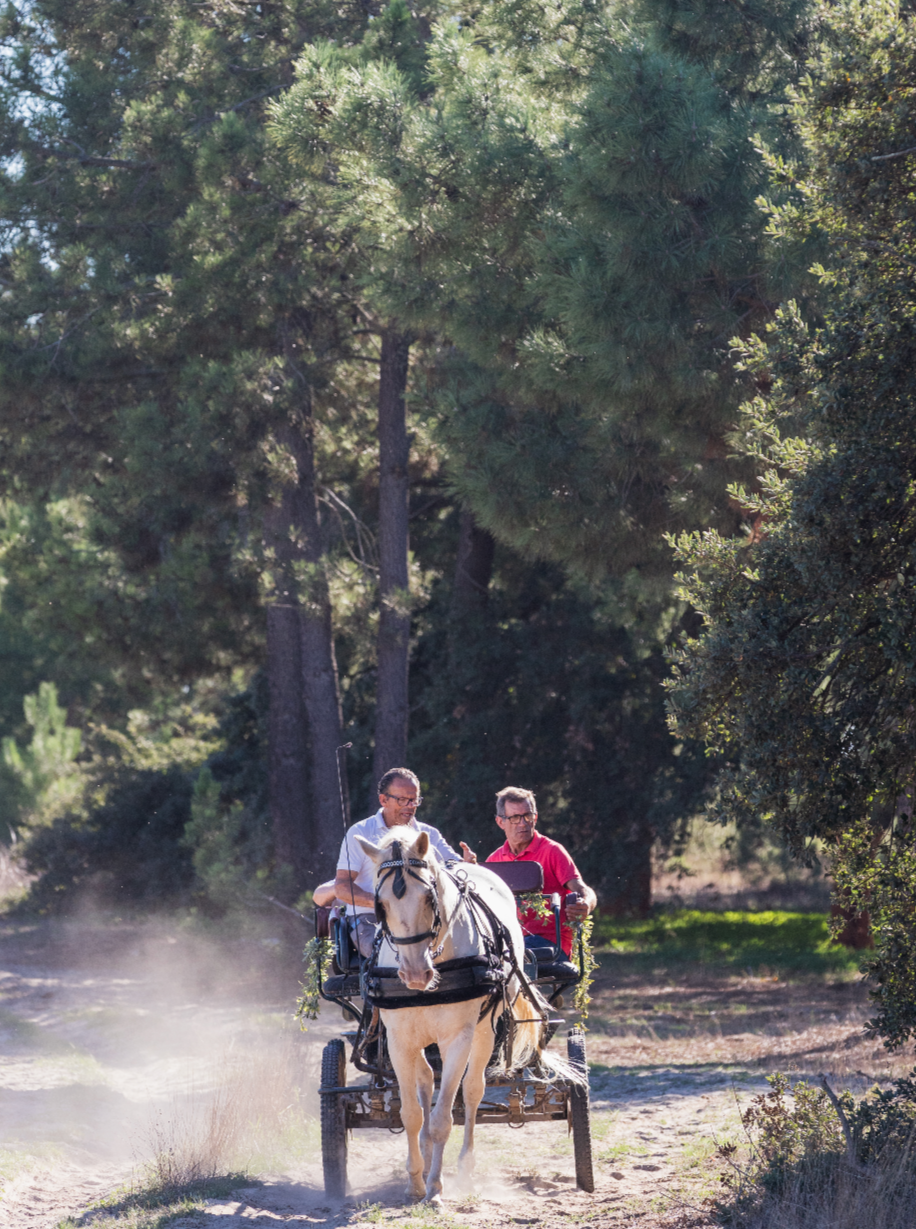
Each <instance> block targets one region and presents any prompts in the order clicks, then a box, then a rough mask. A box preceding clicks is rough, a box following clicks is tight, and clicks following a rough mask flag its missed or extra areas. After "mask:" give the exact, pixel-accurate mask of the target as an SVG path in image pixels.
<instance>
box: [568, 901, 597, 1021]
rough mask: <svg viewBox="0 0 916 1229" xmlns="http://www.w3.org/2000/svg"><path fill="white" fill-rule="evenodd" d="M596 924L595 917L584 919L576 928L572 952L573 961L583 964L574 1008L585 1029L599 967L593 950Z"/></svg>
mask: <svg viewBox="0 0 916 1229" xmlns="http://www.w3.org/2000/svg"><path fill="white" fill-rule="evenodd" d="M594 924H595V918H594V915H591V916H589V917H587V918H584V919H583V920H582V921H581V922H580V923H579V925H578V926H577V927H576V932H575V940H574V942H573V950H572V958H573V960H574V961H576V962H577V963H578V962H581V972H582V976H581V978H580V980H579V982H578V984H577V986H576V989H575V992H574V994H573V1007H574V1008H575V1010H576V1011H577V1012H578V1013H579V1023H580V1025H581V1027H582V1028H583V1029H587V1027H588V1025H587V1023H586V1022H587V1020H588V1005H589V1003H590V1002H591V1001H592V996H591V994H590V993H589V991H590V989H591V985H592V982H593V981H594V980H595V979H594V977H593V976H592V974H593V973H594V971H595V969H597V967H598V962H597V960H596V959H595V953H594V951H593V949H592V929H593V927H594Z"/></svg>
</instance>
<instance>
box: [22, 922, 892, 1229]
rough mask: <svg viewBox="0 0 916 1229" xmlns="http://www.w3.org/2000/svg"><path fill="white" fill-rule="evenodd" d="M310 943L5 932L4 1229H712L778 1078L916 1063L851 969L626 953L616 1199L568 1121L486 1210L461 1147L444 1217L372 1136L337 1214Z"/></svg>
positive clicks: (598, 1037)
mask: <svg viewBox="0 0 916 1229" xmlns="http://www.w3.org/2000/svg"><path fill="white" fill-rule="evenodd" d="M292 950H293V949H292V945H291V944H290V943H289V941H288V938H286V937H284V936H283V934H282V933H281V931H279V930H277V932H276V933H275V934H274V935H271V934H270V933H269V932H264V931H263V930H262V932H261V933H260V935H256V936H251V937H248V938H247V939H241V938H235V939H234V940H232V941H228V940H224V939H222V940H221V939H220V938H219V937H218V936H213V935H210V936H207V935H206V934H205V933H202V932H201V927H200V925H199V924H194V925H190V924H185V925H180V924H178V923H177V922H167V921H162V920H160V921H147V922H144V923H138V922H130V921H122V920H119V919H115V918H112V917H107V918H102V917H98V916H91V915H86V916H82V917H79V918H74V919H71V920H70V921H67V922H60V921H56V922H53V921H45V920H41V921H29V920H27V919H19V920H16V919H15V918H7V919H5V920H4V919H2V918H0V1224H2V1225H3V1226H4V1229H52V1227H56V1226H58V1225H61V1224H73V1225H77V1226H88V1225H90V1224H92V1225H96V1224H101V1223H104V1224H106V1225H108V1226H112V1227H114V1226H117V1227H118V1229H121V1227H122V1226H124V1227H127V1226H129V1227H131V1229H146V1226H151V1227H152V1226H156V1227H157V1229H159V1227H161V1226H163V1225H166V1224H169V1225H170V1226H173V1227H174V1229H237V1227H239V1229H241V1227H242V1226H244V1227H245V1229H250V1227H251V1226H252V1225H253V1223H256V1224H259V1225H263V1226H268V1225H272V1226H273V1225H279V1224H281V1223H282V1224H290V1225H296V1226H304V1225H321V1226H325V1227H327V1229H340V1227H342V1226H345V1225H346V1226H356V1225H368V1224H373V1223H374V1224H378V1223H388V1222H405V1229H410V1227H413V1229H423V1226H430V1229H435V1227H443V1229H444V1227H448V1226H456V1227H463V1226H467V1227H468V1229H492V1227H495V1226H511V1225H526V1226H542V1227H544V1229H554V1227H556V1229H559V1227H560V1226H576V1225H578V1226H582V1229H586V1227H587V1226H592V1227H594V1229H605V1227H607V1229H610V1226H624V1225H630V1224H633V1225H639V1226H640V1227H641V1229H656V1227H659V1229H661V1227H663V1226H665V1227H673V1226H688V1225H689V1226H699V1225H704V1224H707V1223H709V1217H710V1212H709V1201H710V1199H711V1198H713V1197H714V1196H715V1194H716V1192H717V1190H718V1189H719V1181H718V1178H719V1173H720V1169H721V1165H720V1163H719V1162H718V1161H717V1160H716V1158H715V1155H714V1153H715V1147H716V1143H717V1142H721V1141H724V1140H726V1139H730V1138H737V1137H738V1136H739V1134H740V1111H741V1108H742V1106H744V1105H746V1104H747V1102H748V1100H749V1099H750V1097H752V1096H753V1095H755V1094H756V1093H758V1092H760V1091H763V1090H765V1088H766V1083H765V1077H766V1076H767V1075H768V1074H769V1073H771V1072H773V1071H777V1070H779V1071H784V1072H788V1073H790V1074H792V1075H793V1076H797V1077H805V1076H807V1077H817V1076H818V1075H819V1074H820V1073H822V1072H824V1073H826V1074H827V1075H828V1077H829V1078H830V1079H831V1081H832V1083H833V1085H834V1087H835V1088H837V1089H840V1088H843V1087H850V1088H852V1089H853V1090H854V1091H856V1092H862V1091H864V1090H865V1088H867V1087H868V1086H870V1085H871V1084H873V1083H874V1082H875V1081H876V1080H881V1081H884V1080H887V1079H890V1078H893V1077H894V1076H897V1075H901V1074H903V1073H904V1072H905V1071H906V1070H907V1069H908V1068H909V1067H910V1066H911V1064H912V1059H907V1058H906V1057H897V1058H892V1057H889V1056H888V1055H887V1054H886V1052H885V1051H884V1050H883V1049H882V1048H881V1047H880V1045H877V1044H875V1043H873V1042H869V1041H867V1040H866V1039H865V1038H864V1035H863V1031H862V1026H863V1023H864V1021H865V1020H866V1018H867V1016H868V1014H869V1012H868V1003H867V996H866V992H865V989H864V987H863V986H862V985H861V982H860V979H859V977H858V975H857V974H856V973H855V972H853V971H852V970H851V968H850V967H848V965H849V962H847V967H846V968H845V970H840V971H839V973H838V972H837V970H836V969H835V968H834V969H833V970H832V971H826V972H825V971H823V970H821V971H814V972H812V971H811V970H805V969H801V970H799V969H796V970H795V971H791V972H780V971H778V970H775V971H774V969H772V968H766V969H764V968H759V969H756V970H755V969H753V968H751V967H748V968H746V969H736V968H734V967H730V966H728V965H727V964H723V963H721V962H714V963H712V962H705V963H704V962H702V961H696V960H693V961H678V960H676V959H673V958H672V957H671V956H670V955H669V956H668V957H667V958H665V959H658V960H654V959H652V958H647V957H643V958H632V957H627V956H624V955H620V954H615V953H613V952H611V953H607V954H604V955H603V956H602V960H601V969H600V971H599V973H598V976H597V978H596V982H595V985H594V987H593V1003H592V1011H591V1016H590V1019H589V1027H590V1032H589V1040H588V1045H589V1061H590V1064H591V1094H592V1111H593V1116H592V1122H593V1137H594V1152H595V1167H596V1176H597V1180H596V1189H595V1193H594V1194H592V1195H589V1194H585V1193H584V1192H581V1191H579V1190H577V1188H576V1186H575V1182H574V1178H573V1158H572V1141H571V1140H570V1139H569V1138H568V1136H567V1133H566V1130H565V1127H564V1126H563V1124H558V1123H553V1124H536V1125H531V1126H528V1127H526V1128H524V1129H523V1130H521V1131H512V1130H509V1129H507V1128H506V1127H497V1126H491V1127H485V1128H479V1130H478V1136H477V1140H478V1144H477V1158H478V1161H477V1188H476V1192H475V1193H474V1194H473V1195H472V1196H467V1195H465V1196H462V1195H461V1194H459V1193H457V1192H456V1191H455V1190H454V1183H453V1181H452V1182H450V1181H449V1178H450V1176H451V1172H453V1170H454V1163H455V1158H456V1155H457V1151H458V1147H459V1144H460V1132H458V1131H456V1132H455V1134H454V1135H453V1137H452V1140H451V1141H450V1143H449V1146H448V1151H447V1154H446V1158H447V1166H446V1174H447V1177H446V1201H445V1204H444V1207H443V1209H442V1211H440V1212H436V1211H432V1210H429V1209H426V1208H424V1207H422V1206H414V1207H408V1206H405V1205H404V1203H403V1200H402V1192H403V1186H404V1158H405V1146H404V1139H403V1136H401V1135H393V1134H389V1133H387V1132H381V1131H365V1132H355V1133H354V1137H353V1139H352V1142H351V1146H350V1180H351V1188H352V1189H351V1194H350V1196H349V1197H348V1199H347V1200H346V1201H345V1202H344V1203H343V1204H341V1205H334V1206H332V1205H330V1204H329V1203H328V1201H327V1198H326V1196H325V1195H324V1192H323V1189H322V1183H321V1164H320V1140H319V1133H318V1128H317V1124H316V1120H315V1115H316V1111H317V1096H316V1089H317V1085H318V1065H319V1057H320V1051H321V1047H322V1045H323V1044H324V1043H325V1041H326V1040H327V1039H328V1038H329V1037H332V1036H335V1035H337V1033H338V1032H339V1030H341V1029H342V1028H343V1027H345V1026H344V1025H342V1022H341V1020H340V1018H339V1013H338V1011H337V1010H336V1009H327V1010H326V1011H324V1012H323V1014H322V1017H321V1018H320V1019H319V1020H318V1021H317V1022H316V1023H315V1024H313V1025H312V1026H310V1028H309V1031H308V1032H307V1033H304V1034H303V1033H301V1032H300V1031H299V1029H298V1026H297V1025H295V1024H294V1022H293V1021H292V1019H291V1010H292V1005H293V1003H294V1000H295V997H296V990H297V981H298V975H299V971H300V966H299V964H298V960H297V959H295V958H293V957H292V956H291V953H292ZM355 1075H356V1073H354V1072H350V1075H349V1078H350V1079H351V1080H352V1079H354V1078H355ZM157 1158H158V1159H157ZM210 1173H222V1174H226V1173H235V1175H236V1176H235V1177H230V1178H226V1179H223V1180H222V1181H221V1182H219V1183H216V1184H215V1185H214V1184H211V1186H210V1187H209V1188H208V1187H206V1185H205V1186H203V1187H200V1188H199V1189H198V1192H197V1194H196V1195H195V1196H193V1197H191V1196H189V1197H187V1198H185V1199H184V1200H181V1199H176V1200H174V1201H173V1202H172V1203H169V1201H168V1200H167V1199H166V1200H165V1202H164V1203H162V1202H161V1201H160V1205H156V1202H155V1200H154V1199H153V1200H150V1199H149V1198H147V1199H146V1202H145V1204H144V1199H143V1198H140V1197H139V1196H140V1195H141V1194H142V1193H143V1192H144V1191H146V1192H149V1190H150V1188H151V1185H152V1186H153V1187H154V1186H155V1185H156V1181H159V1182H160V1183H161V1182H165V1183H166V1184H168V1182H169V1181H171V1180H173V1179H174V1180H175V1181H179V1180H186V1179H187V1178H189V1177H195V1176H199V1177H207V1176H208V1175H209V1174H210ZM144 1207H145V1208H146V1210H144ZM68 1218H70V1219H69V1220H68Z"/></svg>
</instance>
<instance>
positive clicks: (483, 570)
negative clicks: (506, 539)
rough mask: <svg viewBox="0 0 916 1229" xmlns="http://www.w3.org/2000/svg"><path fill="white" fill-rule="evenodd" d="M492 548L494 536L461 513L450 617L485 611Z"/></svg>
mask: <svg viewBox="0 0 916 1229" xmlns="http://www.w3.org/2000/svg"><path fill="white" fill-rule="evenodd" d="M495 549H496V542H495V541H494V539H493V535H492V534H490V533H488V532H487V531H486V529H481V528H480V527H479V526H478V525H476V524H475V523H474V517H473V515H472V514H471V513H470V512H468V511H467V510H463V511H462V513H461V519H460V522H459V528H458V559H457V561H456V563H455V583H454V585H453V586H452V616H453V618H460V617H461V616H462V615H466V614H471V613H474V612H480V611H483V610H485V609H486V605H487V598H488V596H489V587H490V579H491V577H492V575H493V554H494V551H495Z"/></svg>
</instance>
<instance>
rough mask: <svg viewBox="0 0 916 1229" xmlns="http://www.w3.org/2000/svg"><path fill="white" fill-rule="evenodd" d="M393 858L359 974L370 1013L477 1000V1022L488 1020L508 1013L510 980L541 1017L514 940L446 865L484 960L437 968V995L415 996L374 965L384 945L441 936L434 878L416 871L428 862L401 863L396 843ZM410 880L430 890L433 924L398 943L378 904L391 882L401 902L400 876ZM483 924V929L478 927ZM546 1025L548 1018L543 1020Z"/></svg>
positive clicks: (392, 973) (383, 867)
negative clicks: (501, 1010)
mask: <svg viewBox="0 0 916 1229" xmlns="http://www.w3.org/2000/svg"><path fill="white" fill-rule="evenodd" d="M391 853H392V855H393V856H392V857H390V858H388V859H386V861H384V862H382V863H380V865H379V871H380V872H382V873H381V874H380V875H379V878H378V881H377V883H376V886H375V916H376V919H377V920H378V922H379V930H378V933H377V934H376V937H375V942H374V944H373V946H372V953H371V955H370V957H369V960H368V962H367V964H366V967H365V969H364V970H363V973H362V974H361V977H360V981H361V983H362V984H361V993H362V997H363V999H364V1000H365V1001H366V1003H368V1004H369V1005H370V1006H371V1007H384V1008H386V1009H388V1010H393V1009H396V1008H400V1007H432V1006H437V1005H440V1004H444V1003H464V1002H468V1001H469V1000H471V999H476V998H480V999H483V1000H484V1002H483V1003H482V1004H481V1009H480V1018H481V1019H483V1017H484V1016H485V1015H487V1014H490V1015H491V1016H495V1013H496V1010H497V1008H498V1007H499V1005H500V1003H502V1005H503V1007H504V1008H505V1007H508V989H507V988H508V983H509V980H510V978H511V977H512V975H513V974H514V975H515V976H516V977H517V978H518V979H519V982H520V984H521V987H522V990H523V991H524V993H525V996H526V998H528V999H529V1000H530V1001H531V1003H532V1005H534V1007H535V1009H536V1010H537V1011H538V1012H539V1013H541V1014H542V1016H543V1014H544V1013H543V1012H542V1008H541V1005H540V1003H538V1002H537V997H538V996H536V993H535V991H534V988H533V987H532V986H531V984H530V982H529V981H528V978H527V977H526V976H525V974H524V972H523V970H522V969H520V968H519V965H518V961H517V959H516V956H515V949H514V947H513V945H512V937H511V935H510V934H509V930H508V928H507V927H506V925H505V923H504V922H503V921H501V919H500V918H499V917H497V915H496V913H494V911H493V909H492V908H491V907H490V906H489V905H488V904H487V902H486V901H485V900H484V899H483V897H482V896H481V894H480V892H479V891H478V890H477V888H476V886H475V884H474V883H473V882H472V881H471V880H470V879H469V878H468V876H467V875H466V874H465V873H464V872H462V871H460V870H459V871H453V870H452V869H451V867H450V866H449V865H448V864H446V867H445V870H444V873H445V874H447V875H448V876H449V878H450V879H451V881H452V883H453V884H454V885H455V887H456V888H457V889H458V894H459V901H460V903H459V906H458V907H459V909H460V908H461V907H464V908H466V909H467V910H468V913H469V916H470V917H471V919H472V921H473V923H474V926H475V929H476V930H477V933H478V935H479V937H480V939H481V940H482V943H483V948H484V954H483V955H482V956H460V957H457V958H456V959H454V960H445V961H443V962H442V963H441V964H439V965H437V966H436V969H437V971H438V973H439V982H438V985H437V987H436V989H435V990H424V991H420V992H419V993H417V991H415V990H411V989H410V988H409V987H408V986H405V985H404V983H403V982H402V981H401V980H400V978H399V977H398V974H397V969H396V968H387V967H385V966H381V965H379V963H378V957H379V954H380V952H381V947H382V943H383V942H384V940H385V939H387V940H388V942H389V943H391V944H392V945H394V947H395V954H397V948H398V947H400V946H406V945H407V944H413V943H422V942H423V940H424V939H435V938H436V937H437V936H438V935H439V933H440V931H441V930H442V913H441V909H440V905H439V893H438V890H437V885H436V880H435V876H434V877H433V882H432V883H428V882H427V880H426V879H425V878H424V877H423V876H422V875H418V874H417V873H416V872H417V870H428V869H430V864H429V862H428V861H427V860H426V859H424V858H411V857H404V855H403V854H402V851H401V847H400V842H399V841H394V842H392V846H391ZM405 873H406V874H408V875H410V876H411V877H412V878H414V879H416V880H417V881H418V882H419V883H422V884H424V886H426V887H428V889H429V892H430V897H431V901H432V907H433V922H432V926H431V928H430V929H429V930H425V931H423V932H422V933H421V934H416V935H408V936H406V937H404V938H399V937H398V936H396V935H393V934H392V933H391V930H390V928H389V926H388V920H387V918H386V916H385V910H384V908H382V906H381V901H380V899H379V889H380V888H381V887H382V885H383V884H384V883H386V882H387V881H388V879H389V878H391V877H392V876H393V883H392V890H393V891H394V894H395V896H396V897H397V898H398V900H400V899H401V898H402V897H403V895H404V893H405V892H406V890H407V883H406V880H405V878H404V875H405ZM481 923H484V924H481ZM444 946H445V940H444V939H443V940H442V942H441V943H440V944H439V946H438V947H437V948H435V950H433V951H431V952H430V956H431V958H432V959H433V960H436V959H437V958H438V957H439V956H440V955H441V954H442V950H443V948H444ZM544 1018H545V1019H546V1016H544Z"/></svg>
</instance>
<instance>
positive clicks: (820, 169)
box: [671, 4, 916, 1045]
mask: <svg viewBox="0 0 916 1229" xmlns="http://www.w3.org/2000/svg"><path fill="white" fill-rule="evenodd" d="M828 17H829V22H828V28H829V37H825V38H824V39H823V41H822V43H821V44H820V46H819V49H818V52H817V54H816V55H815V56H813V57H812V59H811V60H810V62H809V64H808V75H807V76H806V77H805V79H804V80H803V82H802V83H801V84H800V86H799V90H798V94H797V96H796V99H795V102H794V105H793V117H794V120H795V123H796V125H797V127H798V131H799V133H800V135H801V138H802V140H803V143H804V148H805V165H804V166H800V167H794V168H793V167H791V166H788V165H786V166H783V167H782V168H781V170H780V172H779V173H781V174H783V175H790V176H792V175H794V176H795V177H796V179H797V197H796V199H795V200H794V201H790V202H787V203H784V204H782V205H776V204H772V205H771V208H770V213H771V230H772V235H773V244H774V248H776V249H779V248H780V247H783V248H791V247H792V246H793V245H794V246H796V247H797V246H798V245H800V244H804V243H805V242H807V241H810V240H817V241H820V242H823V241H824V240H825V239H826V241H828V242H829V245H830V251H829V257H828V258H826V263H825V265H824V266H822V267H820V268H819V269H817V270H816V272H817V274H818V276H819V279H820V282H821V286H822V294H821V299H822V304H823V308H822V310H823V321H822V324H821V326H819V327H814V326H813V325H812V324H809V323H806V321H805V318H804V315H803V313H801V312H800V311H798V310H796V308H795V307H794V305H791V304H790V305H788V306H787V307H786V309H785V310H784V311H782V312H781V313H779V314H778V316H777V318H776V320H775V322H774V324H773V326H772V328H771V331H770V335H769V337H768V339H767V342H766V344H764V343H755V344H748V345H746V346H744V347H743V348H742V361H743V362H744V363H745V364H746V366H747V368H748V369H749V370H750V371H753V372H755V373H756V375H757V378H758V381H760V382H762V383H761V387H766V393H765V395H761V396H760V397H758V398H757V399H756V400H755V401H754V402H753V403H751V404H750V405H749V406H748V407H747V412H746V415H745V418H744V421H743V423H742V428H741V432H740V434H739V436H738V438H737V439H736V443H737V444H739V446H741V447H743V448H744V450H745V451H746V452H749V453H751V454H753V455H754V456H755V457H756V458H757V464H758V469H759V471H760V478H759V481H758V485H757V489H756V490H754V491H751V492H745V491H740V490H736V491H735V492H734V496H735V498H736V499H738V500H740V501H741V502H742V503H743V504H744V506H746V507H747V508H748V509H749V511H750V512H751V513H752V514H753V515H754V516H755V517H756V518H757V525H758V530H759V532H758V533H757V535H756V539H757V540H754V539H751V540H748V541H745V542H744V543H741V542H736V541H731V542H729V541H726V540H724V539H722V538H720V537H718V536H717V535H715V534H707V535H705V536H702V537H701V536H698V535H693V536H691V537H685V538H683V539H681V540H680V541H679V543H678V550H679V554H680V558H681V560H682V562H683V563H684V565H685V572H684V575H683V577H682V590H681V592H682V595H683V596H684V597H685V598H686V599H687V600H689V601H690V602H691V603H692V604H693V605H694V606H695V607H696V609H697V610H699V611H700V612H701V613H702V615H703V616H704V619H705V627H704V630H703V632H702V634H701V635H700V636H698V637H696V638H694V639H692V640H689V641H688V642H687V643H686V645H685V648H684V651H683V652H682V653H680V654H678V655H677V656H676V658H675V664H676V668H677V672H678V677H677V679H676V681H675V683H674V685H673V689H672V693H671V708H672V721H673V724H674V726H675V728H676V729H677V730H678V731H679V732H680V733H682V734H685V735H690V736H693V737H698V738H702V739H703V740H704V741H705V742H706V744H707V746H708V747H710V748H711V749H713V750H715V751H716V752H717V753H720V754H722V755H724V756H727V757H728V759H729V761H730V764H729V767H728V769H727V771H726V772H725V773H723V775H722V776H721V778H720V787H721V788H720V794H719V797H718V800H717V808H716V809H717V812H718V814H719V816H721V817H723V818H733V819H736V820H737V821H738V822H739V824H740V823H741V822H743V821H744V820H745V819H746V818H749V817H754V816H763V817H764V818H766V819H768V820H770V821H771V822H772V823H773V824H775V825H776V827H777V828H778V830H779V831H780V832H781V834H782V835H783V837H784V838H785V839H786V841H787V842H788V843H789V844H790V845H791V847H792V848H793V850H794V851H795V852H796V853H798V854H801V855H804V854H805V853H806V851H807V849H808V844H809V841H810V839H811V838H812V837H821V838H824V839H826V840H828V841H830V842H834V843H836V845H837V847H838V857H837V874H838V877H839V879H840V881H841V883H842V886H843V889H844V891H845V892H846V893H848V895H849V899H851V900H855V902H856V903H857V906H858V907H859V908H867V909H869V910H870V909H871V908H872V902H873V903H874V908H875V911H876V926H875V931H874V934H875V941H876V945H877V947H876V952H875V956H874V958H870V959H869V961H868V966H867V967H869V969H870V970H871V972H872V973H873V974H874V975H875V977H876V978H877V980H878V983H879V985H878V989H877V990H876V997H877V1000H878V1005H879V1013H878V1016H877V1018H876V1020H875V1022H874V1027H875V1028H876V1029H878V1030H879V1031H880V1032H881V1033H882V1035H883V1036H885V1038H886V1039H887V1040H888V1041H889V1042H890V1043H891V1044H893V1045H899V1044H901V1043H902V1042H903V1041H904V1040H905V1039H906V1038H907V1037H909V1036H913V1035H914V1031H916V1016H914V1014H913V1008H912V995H913V974H912V970H913V968H914V967H916V947H914V945H913V937H912V926H911V921H910V919H911V917H912V910H913V907H914V902H916V866H914V864H913V861H912V858H911V857H910V856H909V853H908V845H909V843H911V841H912V835H911V832H910V819H909V813H910V810H911V804H910V802H909V801H908V798H909V795H910V792H911V790H912V788H913V763H914V757H916V725H914V722H913V720H912V694H913V662H914V660H916V644H914V629H916V619H914V611H916V604H914V594H916V589H914V584H913V576H914V574H916V519H914V508H916V504H914V498H913V494H914V485H913V472H914V467H916V434H914V429H913V424H914V422H916V414H914V408H916V379H914V372H916V278H914V269H916V266H914V263H913V258H912V224H913V220H914V198H913V193H912V184H911V179H912V166H913V153H912V151H913V149H914V147H916V131H914V123H913V110H912V107H911V106H910V102H911V100H912V97H913V91H914V89H916V27H914V21H913V17H912V14H911V13H910V12H909V11H908V10H905V11H900V12H898V11H897V9H896V6H892V5H888V6H879V7H878V8H876V9H875V10H874V11H869V12H868V13H866V12H865V10H864V9H862V8H861V6H859V5H856V4H842V5H838V6H835V7H833V8H831V9H830V11H829V13H827V12H826V10H825V20H826V19H827V18H828ZM773 165H774V167H776V166H777V162H776V160H774V163H773ZM764 382H765V383H764Z"/></svg>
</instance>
